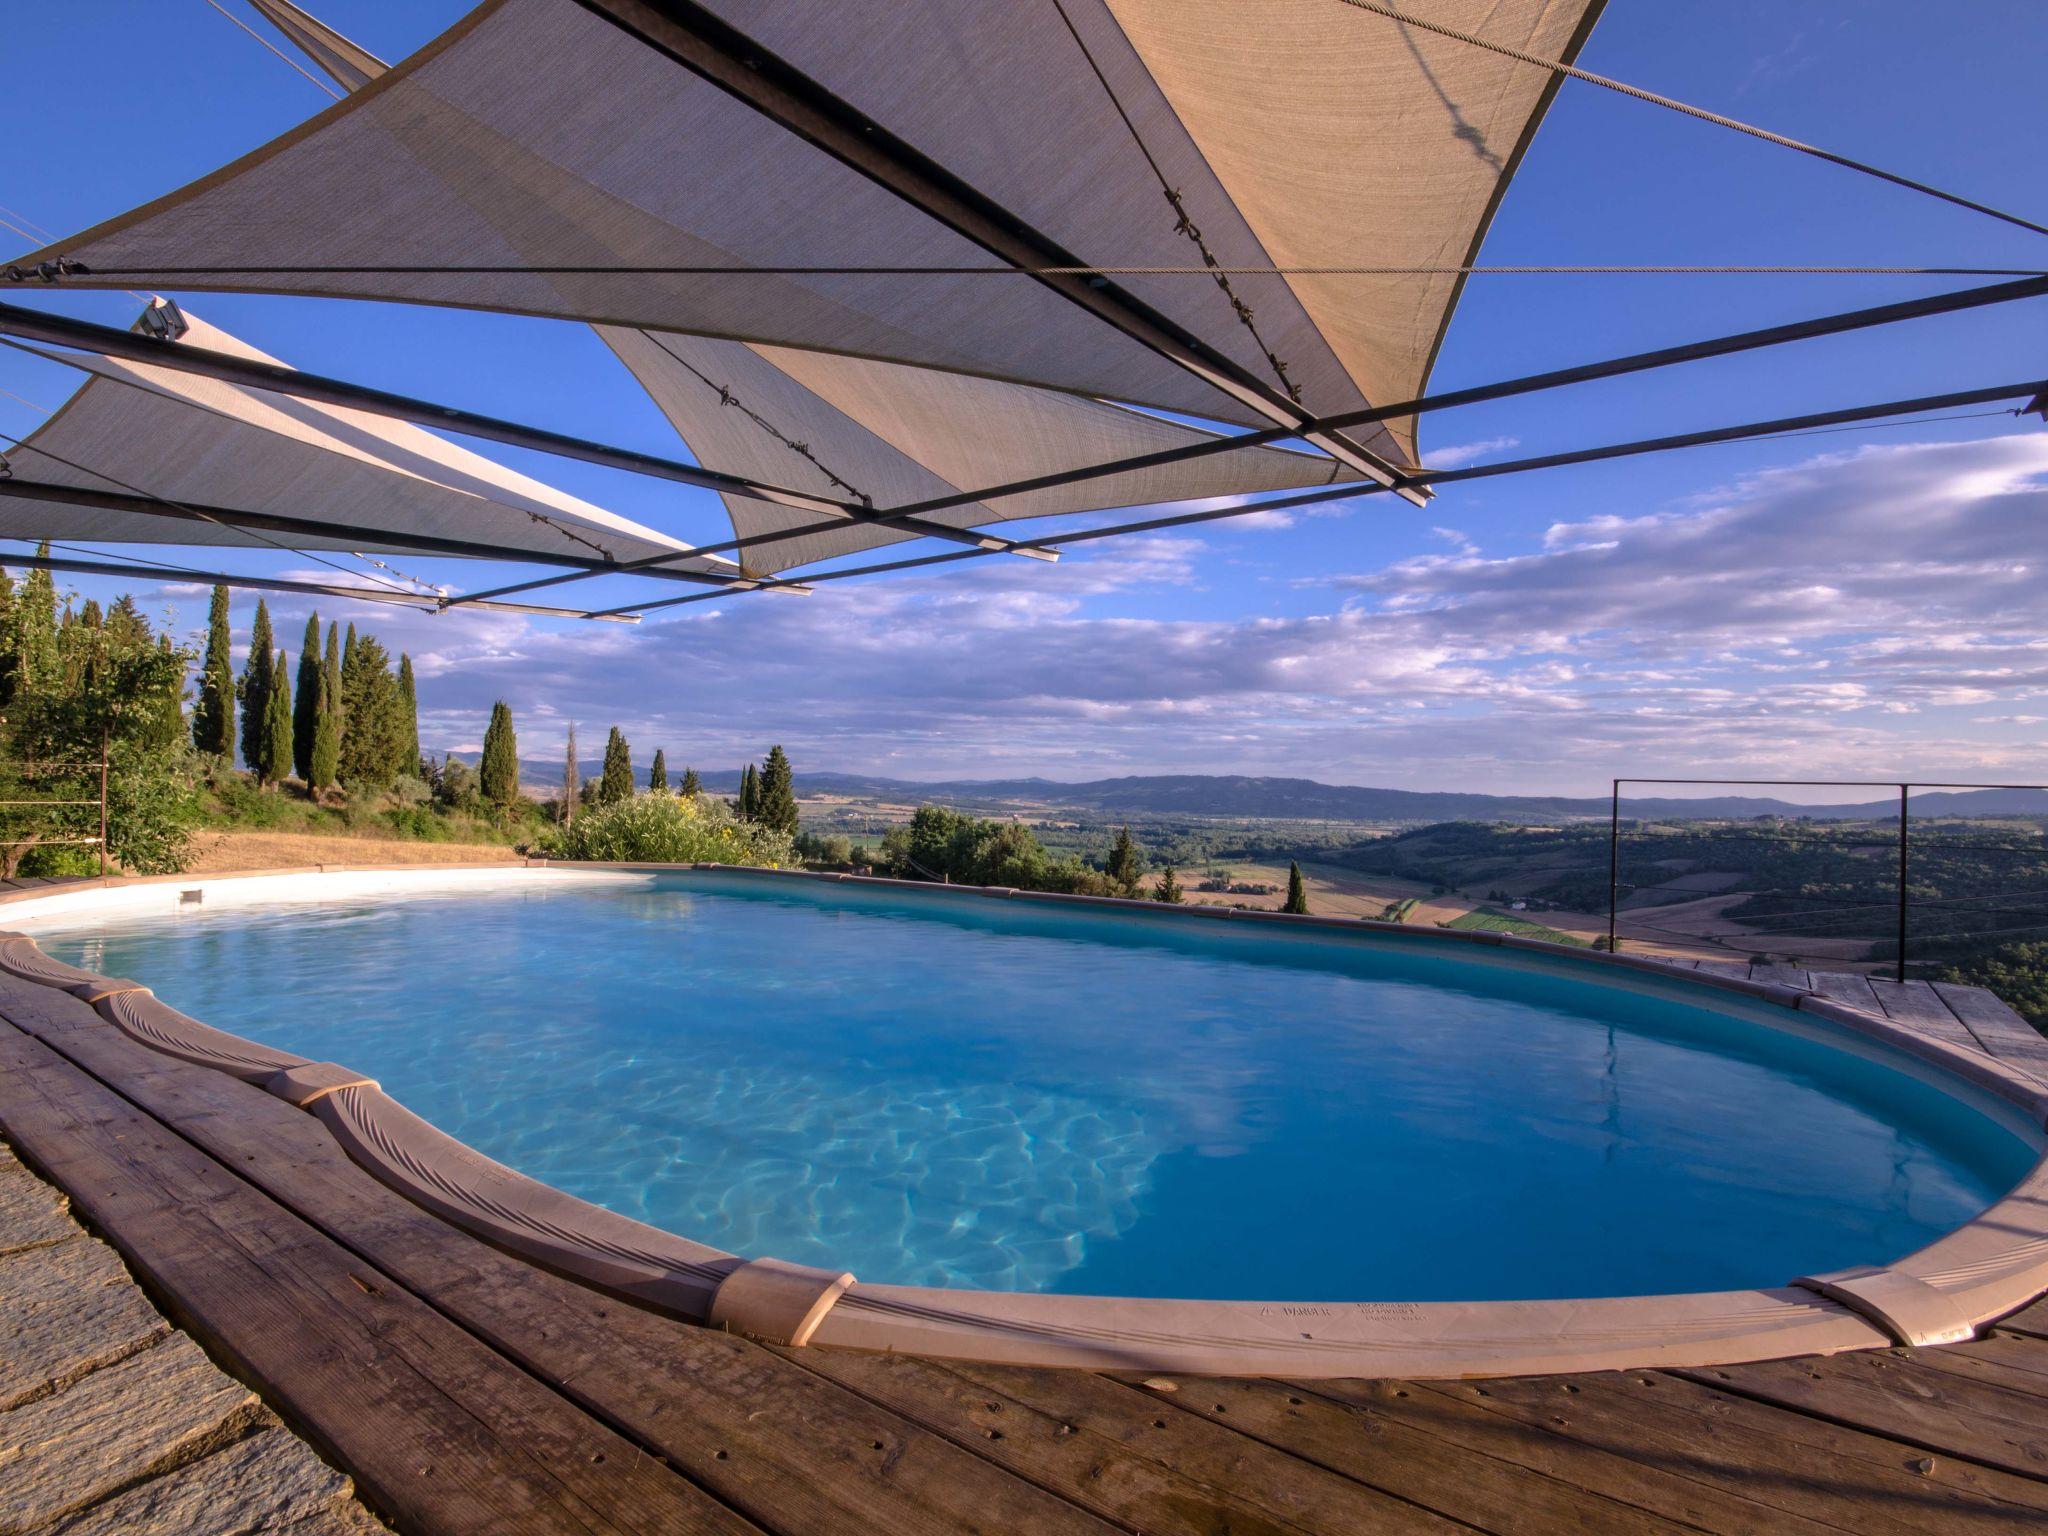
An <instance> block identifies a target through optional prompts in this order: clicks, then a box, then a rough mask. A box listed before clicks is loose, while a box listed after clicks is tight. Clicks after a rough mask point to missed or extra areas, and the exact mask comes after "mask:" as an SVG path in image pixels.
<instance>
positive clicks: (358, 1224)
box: [0, 987, 1103, 1536]
mask: <svg viewBox="0 0 2048 1536" xmlns="http://www.w3.org/2000/svg"><path fill="white" fill-rule="evenodd" d="M11 1006H12V999H11V997H10V996H9V995H8V994H7V993H6V992H5V990H4V987H0V1009H8V1008H11ZM76 1006H77V1007H79V1008H83V1007H84V1005H83V1004H77V1005H76ZM88 1011H89V1010H88ZM51 1044H52V1045H53V1047H54V1048H55V1049H57V1050H58V1051H59V1052H60V1053H61V1054H63V1055H65V1056H66V1058H67V1059H69V1060H72V1061H74V1062H75V1063H77V1064H78V1065H80V1066H82V1067H84V1068H85V1069H87V1070H88V1071H91V1072H93V1073H95V1074H97V1075H99V1076H101V1077H103V1078H105V1079H107V1080H109V1081H112V1082H115V1083H116V1084H118V1086H119V1087H120V1089H121V1091H122V1093H123V1094H124V1095H126V1096H128V1097H129V1098H131V1099H133V1100H134V1101H135V1102H136V1103H138V1104H139V1105H141V1106H142V1107H143V1108H144V1109H145V1110H147V1111H148V1112H149V1113H151V1114H152V1115H154V1116H156V1117H158V1118H159V1119H161V1120H162V1121H163V1122H165V1123H166V1124H168V1125H170V1126H172V1127H174V1128H175V1129H177V1130H178V1131H179V1132H180V1133H181V1134H182V1135H184V1136H186V1137H189V1138H190V1139H191V1140H192V1141H193V1142H194V1143H195V1144H197V1145H198V1146H199V1147H200V1148H201V1149H203V1150H204V1151H206V1152H208V1153H210V1154H211V1155H212V1156H213V1157H214V1158H216V1159H218V1160H219V1161H220V1162H222V1163H224V1164H226V1165H227V1166H229V1167H231V1168H234V1169H235V1170H237V1172H238V1173H240V1174H242V1176H243V1177H245V1178H246V1179H248V1180H249V1181H250V1182H251V1183H253V1184H255V1185H257V1186H258V1187H259V1188H261V1189H263V1190H264V1191H265V1192H266V1193H268V1194H270V1195H271V1196H272V1197H273V1198H274V1199H277V1200H278V1201H280V1202H281V1203H282V1204H284V1205H285V1206H287V1207H289V1208H290V1209H292V1210H294V1211H295V1212H297V1213H298V1214H299V1215H301V1216H302V1217H304V1218H305V1219H307V1220H309V1221H311V1222H312V1223H314V1224H315V1225H316V1226H318V1227H319V1228H320V1229H321V1230H323V1231H324V1232H326V1233H327V1234H328V1235H330V1236H331V1237H333V1238H335V1239H336V1240H337V1241H339V1242H341V1243H342V1244H343V1245H344V1246H345V1247H347V1248H348V1249H349V1250H351V1251H352V1252H355V1253H356V1254H358V1255H359V1256H360V1257H362V1258H363V1259H364V1260H365V1261H367V1262H369V1263H373V1264H375V1265H376V1266H377V1267H378V1268H379V1269H381V1270H382V1271H383V1272H384V1273H386V1274H388V1275H390V1276H391V1277H392V1278H393V1279H394V1280H396V1281H398V1282H399V1283H401V1284H403V1285H405V1286H407V1287H409V1288H410V1289H412V1290H413V1291H415V1292H416V1293H418V1294H420V1295H422V1296H424V1297H426V1298H428V1299H429V1300H431V1301H432V1303H433V1304H434V1306H435V1307H437V1308H438V1309H439V1310H440V1311H442V1312H444V1313H446V1314H447V1315H448V1316H450V1317H452V1318H454V1319H455V1320H456V1321H458V1322H460V1323H461V1324H462V1325H463V1326H464V1327H466V1328H468V1329H470V1330H471V1331H472V1332H474V1333H476V1334H478V1335H479V1336H480V1337H482V1338H483V1339H485V1340H486V1341H488V1342H489V1343H490V1344H491V1345H492V1346H493V1347H495V1348H497V1349H498V1350H500V1351H501V1352H503V1353H504V1354H506V1355H508V1356H510V1357H511V1358H512V1359H514V1360H517V1361H518V1362H520V1363H521V1364H522V1365H524V1366H525V1367H526V1368H527V1369H529V1370H530V1371H532V1372H533V1373H534V1374H535V1375H537V1376H539V1377H540V1378H541V1379H542V1380H544V1381H548V1382H550V1383H553V1384H555V1385H556V1390H558V1391H560V1392H562V1393H564V1394H565V1395H567V1396H568V1397H570V1398H571V1399H573V1400H574V1401H576V1402H577V1403H578V1404H579V1405H581V1406H582V1407H584V1408H585V1410H586V1411H589V1412H592V1413H594V1414H596V1415H597V1416H598V1417H599V1418H601V1419H603V1420H605V1421H606V1422H608V1423H611V1424H613V1425H615V1426H616V1427H618V1428H620V1429H622V1430H623V1431H625V1432H626V1433H628V1434H630V1435H631V1436H632V1437H633V1438H634V1439H635V1440H637V1441H639V1442H640V1443H641V1444H643V1445H645V1446H647V1447H648V1448H649V1449H650V1450H653V1451H655V1452H656V1453H658V1454H660V1455H662V1456H664V1457H666V1458H667V1459H668V1460H669V1462H670V1463H671V1464H672V1465H674V1466H675V1467H677V1468H678V1469H679V1470H681V1471H683V1472H684V1473H685V1474H686V1475H687V1476H689V1477H690V1478H691V1479H692V1480H693V1481H695V1482H697V1483H699V1484H700V1485H701V1486H703V1487H705V1488H706V1489H708V1490H709V1491H711V1492H712V1493H713V1494H715V1495H716V1496H717V1497H718V1498H720V1499H721V1500H723V1501H724V1502H726V1503H728V1504H730V1505H732V1506H733V1507H734V1508H736V1509H738V1510H740V1511H742V1512H744V1513H745V1514H747V1515H748V1517H749V1518H751V1519H753V1520H755V1521H756V1522H757V1523H759V1524H761V1525H763V1526H766V1527H768V1528H770V1529H774V1530H781V1531H788V1532H791V1533H801V1536H813V1533H818V1536H824V1533H829V1532H848V1533H851V1532H867V1531H875V1530H888V1531H890V1532H892V1533H903V1536H912V1533H920V1532H943V1531H954V1530H962V1529H972V1528H974V1527H975V1526H976V1525H977V1524H981V1523H984V1522H985V1523H987V1524H988V1525H990V1526H992V1527H993V1528H995V1529H1004V1530H1031V1531H1033V1532H1039V1531H1044V1532H1065V1531H1073V1532H1087V1533H1100V1532H1101V1531H1102V1530H1103V1527H1102V1525H1101V1523H1100V1522H1099V1521H1097V1520H1096V1519H1094V1518H1092V1517H1090V1516H1087V1515H1085V1514H1083V1513H1082V1511H1081V1510H1079V1509H1078V1508H1075V1507H1074V1506H1072V1505H1071V1504H1068V1503H1066V1502H1064V1501H1063V1500H1061V1499H1059V1498H1057V1497H1055V1496H1053V1495H1051V1494H1048V1493H1045V1492H1044V1491H1042V1490H1040V1489H1039V1488H1036V1487H1033V1486H1032V1485H1030V1484H1029V1483H1026V1482H1023V1481H1020V1480H1019V1479H1017V1478H1015V1477H1012V1476H1011V1475H1009V1474H1008V1473H1006V1472H1004V1471H1002V1470H1001V1469H1000V1468H998V1467H996V1466H993V1465H990V1464H988V1463H987V1462H986V1461H983V1460H981V1459H979V1458H977V1457H976V1456H974V1455H972V1454H970V1453H968V1452H967V1451H964V1450H962V1449H960V1448H958V1447H956V1446H954V1445H951V1444H949V1443H947V1442H946V1441H945V1440H943V1439H941V1438H939V1437H937V1436H934V1435H931V1434H929V1433H927V1432H925V1431H923V1430H921V1429H919V1428H918V1427H917V1426H916V1425H914V1424H912V1423H911V1422H909V1421H907V1420H906V1419H904V1418H902V1417H901V1416H899V1415H897V1414H894V1413H891V1412H889V1411H887V1410H886V1409H884V1408H881V1407H878V1406H876V1405H874V1404H872V1403H869V1402H867V1401H865V1400H863V1399H862V1398H860V1397H858V1396H856V1395H854V1394H851V1393H849V1392H846V1391H844V1390H842V1389H840V1388H838V1387H835V1386H833V1385H831V1384H830V1383H828V1382H826V1381H823V1380H820V1379H819V1378H818V1377H816V1376H815V1375H813V1374H812V1373H810V1372H808V1371H805V1370H803V1369H801V1368H799V1367H797V1366H795V1365H793V1364H790V1363H788V1362H786V1361H784V1360H782V1359H780V1358H779V1357H778V1356H776V1355H775V1354H773V1353H772V1352H770V1351H768V1350H765V1349H762V1348H760V1347H759V1346H757V1345H754V1344H751V1343H748V1342H746V1341H745V1340H742V1339H740V1338H737V1337H735V1336H733V1335H730V1334H725V1333H716V1332H711V1331H709V1330H706V1329H702V1328H695V1327H691V1326H689V1325H687V1324H683V1323H678V1322H674V1321H672V1320H668V1319H664V1318H659V1317H656V1316H654V1315H652V1314H650V1313H647V1312H643V1311H641V1310H639V1309H638V1308H634V1307H630V1306H626V1305H623V1304H620V1303H618V1302H614V1301H612V1300H610V1299H609V1298H607V1297H605V1296H603V1295H601V1294H599V1293H597V1292H594V1291H592V1290H590V1289H588V1288H587V1287H584V1286H581V1285H578V1284H576V1283H575V1282H573V1281H570V1280H565V1279H562V1278H560V1277H558V1276H555V1275H552V1274H549V1273H547V1272H546V1271H543V1270H539V1269H536V1268H534V1267H533V1266H531V1265H529V1264H526V1263H524V1262H523V1261H521V1260H519V1259H516V1258H513V1257H511V1256H510V1255H507V1254H503V1253H500V1252H499V1251H497V1250H496V1249H493V1248H491V1247H489V1246H487V1245H485V1244H483V1243H480V1242H477V1241H476V1240H475V1239H473V1238H471V1237H469V1236H467V1235H466V1234H464V1233H462V1232H460V1231H457V1230H456V1229H455V1228H453V1227H451V1226H449V1225H447V1224H446V1223H445V1222H442V1221H441V1220H439V1219H438V1218H437V1217H435V1216H433V1215H431V1214H430V1213H428V1212H426V1211H424V1210H421V1209H420V1208H419V1207H417V1206H414V1205H412V1204H411V1203H410V1202H408V1201H406V1200H405V1199H404V1198H403V1197H401V1196H399V1195H397V1194H395V1193H394V1192H392V1191H391V1190H389V1189H386V1188H385V1187H384V1186H383V1185H381V1184H379V1183H377V1182H376V1181H375V1180H374V1179H372V1178H370V1177H369V1175H368V1174H366V1173H364V1172H363V1171H362V1170H361V1169H360V1168H358V1167H356V1166H355V1165H354V1164H353V1163H351V1162H350V1161H349V1160H348V1158H347V1157H346V1156H345V1155H344V1154H343V1153H342V1151H341V1149H340V1148H339V1147H338V1146H337V1145H336V1144H335V1142H334V1139H333V1138H332V1137H331V1136H330V1135H328V1133H327V1131H326V1129H325V1128H324V1127H323V1126H322V1125H321V1124H320V1123H319V1122H318V1121H317V1120H315V1119H314V1118H313V1117H312V1116H310V1115H308V1114H305V1113H304V1112H302V1111H300V1110H296V1109H293V1108H291V1107H290V1106H288V1105H286V1104H284V1103H283V1102H281V1101H280V1100H278V1099H275V1098H273V1097H271V1096H270V1095H269V1094H266V1093H262V1092H260V1091H258V1090H257V1089H254V1088H251V1087H249V1086H248V1085H246V1084H244V1083H240V1082H237V1081H235V1080H234V1079H232V1078H229V1077H226V1076H224V1075H222V1074H220V1073H216V1072H209V1071H207V1070H205V1069H204V1068H199V1067H192V1066H187V1065H185V1064H183V1063H181V1062H178V1061H175V1060H173V1059H171V1058H169V1057H167V1056H164V1055H161V1054H160V1053H158V1052H155V1051H151V1050H149V1049H147V1048H146V1047H143V1046H140V1045H137V1044H135V1043H134V1042H133V1041H131V1040H129V1039H127V1038H126V1037H125V1036H123V1035H122V1034H121V1033H120V1032H119V1031H118V1030H116V1029H114V1028H113V1027H111V1026H109V1025H104V1024H102V1025H101V1027H100V1028H98V1029H97V1030H94V1029H87V1028H71V1029H66V1030H64V1031H62V1032H60V1033H56V1034H53V1035H52V1037H51Z"/></svg>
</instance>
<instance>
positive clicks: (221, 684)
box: [192, 586, 235, 759]
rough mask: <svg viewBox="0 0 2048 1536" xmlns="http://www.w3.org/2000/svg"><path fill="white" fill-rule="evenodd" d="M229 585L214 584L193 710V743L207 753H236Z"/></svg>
mask: <svg viewBox="0 0 2048 1536" xmlns="http://www.w3.org/2000/svg"><path fill="white" fill-rule="evenodd" d="M232 644H233V641H232V639H231V638H230V636H229V634H228V589H227V588H226V587H218V586H217V587H215V588H214V589H213V602H212V605H211V606H210V607H209V608H208V610H207V616H206V659H205V660H204V661H203V662H201V663H200V667H199V702H198V704H197V705H195V706H194V708H193V710H192V745H193V746H195V747H197V748H198V749H199V750H200V751H201V752H204V753H206V754H207V755H208V756H209V757H225V758H230V759H231V758H233V757H234V755H235V674H234V669H233V666H232V664H231V662H230V659H229V649H230V647H231V646H232Z"/></svg>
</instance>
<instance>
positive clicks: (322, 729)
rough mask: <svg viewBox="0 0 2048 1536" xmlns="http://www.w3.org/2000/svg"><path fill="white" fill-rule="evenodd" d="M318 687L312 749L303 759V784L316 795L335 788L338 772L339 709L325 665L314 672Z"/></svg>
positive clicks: (339, 748) (339, 769)
mask: <svg viewBox="0 0 2048 1536" xmlns="http://www.w3.org/2000/svg"><path fill="white" fill-rule="evenodd" d="M314 684H315V687H316V688H317V689H318V691H319V708H318V709H316V710H315V711H314V714H313V750H312V753H311V755H310V756H309V757H308V759H307V763H306V788H307V789H309V790H311V791H312V792H313V794H314V795H316V796H318V795H320V794H322V793H324V792H325V791H327V790H330V789H332V788H334V783H335V780H336V779H337V778H339V777H340V776H341V709H340V706H338V705H337V704H336V703H335V702H334V692H335V689H334V687H333V685H332V684H331V683H330V682H329V681H328V674H327V668H326V667H325V666H323V667H321V668H320V670H319V671H318V672H317V673H315V674H314Z"/></svg>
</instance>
